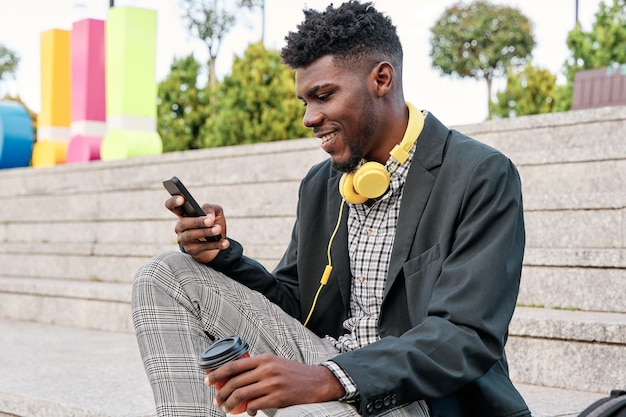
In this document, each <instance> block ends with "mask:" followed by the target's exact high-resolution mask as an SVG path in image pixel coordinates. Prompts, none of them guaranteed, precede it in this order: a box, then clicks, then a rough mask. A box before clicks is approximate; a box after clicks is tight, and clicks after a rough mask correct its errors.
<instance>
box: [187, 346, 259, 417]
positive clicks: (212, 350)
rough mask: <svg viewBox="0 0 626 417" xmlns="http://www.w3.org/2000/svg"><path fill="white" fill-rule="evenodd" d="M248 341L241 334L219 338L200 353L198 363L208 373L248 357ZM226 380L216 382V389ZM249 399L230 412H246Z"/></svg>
mask: <svg viewBox="0 0 626 417" xmlns="http://www.w3.org/2000/svg"><path fill="white" fill-rule="evenodd" d="M248 349H249V346H248V342H246V341H245V340H243V339H242V338H240V337H239V336H229V337H225V338H223V339H219V340H217V341H216V342H215V343H213V344H212V345H211V346H209V347H208V348H206V349H205V350H204V352H202V354H201V355H200V359H199V360H198V364H199V365H200V368H202V369H204V372H205V373H206V374H207V375H208V374H209V373H210V372H211V371H213V370H215V369H217V368H219V367H220V366H222V365H224V364H225V363H228V362H230V361H234V360H237V359H242V358H248V357H250V353H249V352H248ZM224 384H225V382H223V383H218V384H215V389H217V390H219V389H221V388H222V387H223V386H224ZM247 405H248V403H247V401H244V402H241V403H239V404H237V406H235V408H234V409H232V410H231V411H230V414H241V413H245V412H246V407H247Z"/></svg>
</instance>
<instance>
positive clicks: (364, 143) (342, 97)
mask: <svg viewBox="0 0 626 417" xmlns="http://www.w3.org/2000/svg"><path fill="white" fill-rule="evenodd" d="M368 82H370V80H369V78H368V74H367V73H365V72H364V71H363V70H360V69H349V68H344V67H339V66H335V65H334V64H333V60H332V56H330V55H326V56H324V57H322V58H319V59H318V60H316V61H313V62H312V63H311V64H309V65H308V66H306V67H304V68H300V69H298V70H297V71H296V92H297V94H298V97H299V98H300V99H301V100H302V101H303V103H304V104H305V106H306V111H305V114H304V118H303V123H304V125H305V126H306V127H310V128H312V129H313V131H314V133H315V136H316V137H318V138H320V139H321V140H322V149H324V151H326V152H327V153H328V154H330V157H331V160H332V163H333V166H334V167H335V168H336V169H337V170H339V171H343V172H350V171H353V170H354V169H356V167H357V166H358V164H359V162H360V161H361V159H363V158H367V155H368V153H370V152H371V150H372V148H373V147H374V146H375V144H376V143H375V142H376V140H375V138H376V137H377V133H376V128H377V126H378V122H377V120H378V119H377V114H376V112H375V110H374V104H373V98H372V94H371V92H370V91H369V89H368Z"/></svg>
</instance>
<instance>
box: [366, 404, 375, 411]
mask: <svg viewBox="0 0 626 417" xmlns="http://www.w3.org/2000/svg"><path fill="white" fill-rule="evenodd" d="M365 408H366V409H367V412H368V413H371V412H372V411H374V404H372V403H367V405H366V406H365Z"/></svg>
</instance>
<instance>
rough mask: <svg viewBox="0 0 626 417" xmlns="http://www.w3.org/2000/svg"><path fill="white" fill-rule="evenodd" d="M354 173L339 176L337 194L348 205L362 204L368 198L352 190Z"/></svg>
mask: <svg viewBox="0 0 626 417" xmlns="http://www.w3.org/2000/svg"><path fill="white" fill-rule="evenodd" d="M353 179H354V173H349V174H348V173H346V174H343V175H342V176H341V179H340V180H339V194H341V197H343V198H344V199H345V200H346V201H347V202H348V203H352V204H363V203H365V202H366V201H367V200H368V198H367V197H364V196H362V195H359V194H358V193H357V192H356V190H355V189H354V185H353Z"/></svg>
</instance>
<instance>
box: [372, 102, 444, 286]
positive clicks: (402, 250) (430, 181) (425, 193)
mask: <svg viewBox="0 0 626 417" xmlns="http://www.w3.org/2000/svg"><path fill="white" fill-rule="evenodd" d="M449 132H450V131H449V129H448V128H446V127H445V126H444V125H443V124H442V123H441V122H439V120H437V118H436V117H435V116H433V115H432V114H430V113H429V114H428V115H427V116H426V120H425V124H424V129H423V130H422V133H421V134H420V136H419V138H418V140H417V144H416V149H415V154H414V155H413V159H412V161H411V167H410V169H409V173H408V176H407V179H406V183H405V184H404V191H403V195H402V203H401V206H400V217H399V218H398V224H397V227H396V237H395V240H394V244H393V249H392V251H391V261H390V265H389V272H388V274H387V282H386V284H385V290H384V293H383V297H386V296H387V294H388V293H389V291H390V289H391V287H392V286H393V284H394V282H395V280H396V278H397V277H398V275H399V274H400V271H401V270H402V266H403V265H404V263H405V262H406V261H407V260H408V257H409V253H410V251H411V247H412V245H413V242H414V241H415V239H416V234H417V229H418V226H419V222H420V220H421V218H422V214H423V213H424V209H425V207H426V203H427V202H428V198H429V196H430V193H431V191H432V188H433V186H434V185H435V181H436V179H437V177H436V175H435V174H434V173H433V172H432V170H433V169H434V168H436V167H438V166H440V165H441V164H442V163H443V156H444V150H445V145H446V141H447V138H448V134H449Z"/></svg>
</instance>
